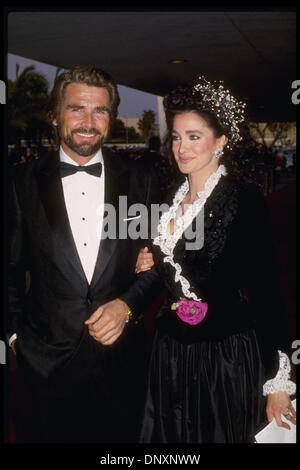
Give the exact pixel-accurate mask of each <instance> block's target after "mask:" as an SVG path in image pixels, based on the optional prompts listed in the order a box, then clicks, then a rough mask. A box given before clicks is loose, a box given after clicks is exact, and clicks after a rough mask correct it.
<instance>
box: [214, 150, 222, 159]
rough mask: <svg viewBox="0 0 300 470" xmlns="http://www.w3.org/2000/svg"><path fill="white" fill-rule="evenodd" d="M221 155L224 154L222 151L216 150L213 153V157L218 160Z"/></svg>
mask: <svg viewBox="0 0 300 470" xmlns="http://www.w3.org/2000/svg"><path fill="white" fill-rule="evenodd" d="M222 155H224V152H223V150H222V149H217V150H215V151H214V156H215V157H216V158H220V157H222Z"/></svg>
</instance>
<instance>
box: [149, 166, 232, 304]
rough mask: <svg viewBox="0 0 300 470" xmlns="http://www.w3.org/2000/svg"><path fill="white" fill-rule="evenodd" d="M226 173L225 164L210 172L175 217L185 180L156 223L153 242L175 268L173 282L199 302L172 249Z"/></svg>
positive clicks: (183, 192)
mask: <svg viewBox="0 0 300 470" xmlns="http://www.w3.org/2000/svg"><path fill="white" fill-rule="evenodd" d="M226 174H227V172H226V168H225V166H224V165H220V166H219V167H218V169H217V171H216V172H215V173H212V174H211V175H210V177H209V178H208V179H207V181H206V182H205V185H204V190H203V191H200V192H198V193H197V195H198V199H196V200H195V201H194V202H193V204H189V205H187V210H186V211H185V213H184V214H183V215H181V216H180V217H177V213H178V209H180V204H181V202H182V201H183V199H184V197H185V195H186V194H187V192H188V190H189V183H188V180H186V181H185V182H184V183H183V184H182V185H181V186H180V188H179V189H178V191H177V192H176V194H175V196H174V199H173V203H172V205H171V207H170V208H169V210H168V211H166V212H164V213H163V214H162V216H161V218H160V221H159V224H158V235H157V237H155V238H154V240H153V244H154V245H158V246H159V247H160V249H161V251H162V252H163V253H164V254H165V255H166V256H165V257H164V258H163V261H164V262H165V263H170V264H171V265H172V266H173V267H174V268H175V282H180V284H181V288H182V292H183V294H184V296H185V297H187V298H191V299H193V300H196V301H199V302H201V299H199V298H197V296H196V294H194V293H193V292H191V291H190V290H189V289H190V283H189V281H188V280H187V279H186V278H185V277H184V276H182V275H181V272H182V269H181V266H180V264H178V263H175V262H174V259H173V250H174V248H175V246H176V244H177V242H178V240H179V238H180V237H181V236H182V234H183V232H184V231H185V230H186V229H187V228H188V227H189V225H190V224H191V223H192V221H193V219H194V218H195V217H197V215H198V214H199V212H200V211H201V209H202V208H203V207H204V204H205V203H206V200H207V198H208V197H209V196H210V194H211V193H212V191H213V189H214V187H215V186H216V185H217V183H218V182H219V179H220V178H221V176H222V175H226ZM172 219H174V221H175V224H174V227H176V228H175V230H174V233H173V234H170V233H169V232H168V227H169V224H170V221H171V220H172Z"/></svg>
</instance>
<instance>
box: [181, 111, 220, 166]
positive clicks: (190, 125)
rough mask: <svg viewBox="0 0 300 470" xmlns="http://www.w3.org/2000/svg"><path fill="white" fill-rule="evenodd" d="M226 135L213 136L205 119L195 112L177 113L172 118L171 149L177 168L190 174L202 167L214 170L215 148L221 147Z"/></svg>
mask: <svg viewBox="0 0 300 470" xmlns="http://www.w3.org/2000/svg"><path fill="white" fill-rule="evenodd" d="M226 141H227V139H226V137H225V136H224V135H223V136H221V137H220V138H217V139H216V138H215V137H214V133H213V130H212V129H210V128H209V127H208V126H207V124H206V122H205V120H204V119H203V118H202V117H200V116H199V115H198V114H197V113H196V112H193V111H188V112H186V113H183V114H177V115H175V117H174V120H173V130H172V151H173V154H174V157H175V160H176V162H177V164H178V167H179V170H180V171H181V172H182V173H186V174H192V173H196V172H199V171H201V170H203V169H206V170H208V169H211V170H212V171H216V170H217V168H218V159H217V158H216V157H215V155H214V151H215V150H216V149H223V147H224V145H226Z"/></svg>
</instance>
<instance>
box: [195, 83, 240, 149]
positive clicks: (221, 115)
mask: <svg viewBox="0 0 300 470" xmlns="http://www.w3.org/2000/svg"><path fill="white" fill-rule="evenodd" d="M223 83H224V82H223V81H222V80H220V81H219V82H217V81H216V80H214V82H209V81H208V80H206V79H205V78H204V76H203V75H201V76H200V77H199V78H198V80H197V83H196V84H195V85H194V86H193V89H192V93H193V95H194V94H196V93H200V94H201V100H202V101H203V110H206V111H209V112H211V113H214V114H216V116H217V119H218V121H219V123H220V124H221V126H223V127H225V128H227V129H228V134H229V135H228V140H229V146H230V147H231V145H234V144H236V143H237V142H238V141H239V140H242V137H241V135H240V131H239V128H238V124H240V123H241V122H243V121H244V120H245V117H244V112H245V106H246V103H244V102H242V101H238V100H236V99H235V98H234V97H233V96H232V95H230V93H229V90H226V89H225V88H224V85H223Z"/></svg>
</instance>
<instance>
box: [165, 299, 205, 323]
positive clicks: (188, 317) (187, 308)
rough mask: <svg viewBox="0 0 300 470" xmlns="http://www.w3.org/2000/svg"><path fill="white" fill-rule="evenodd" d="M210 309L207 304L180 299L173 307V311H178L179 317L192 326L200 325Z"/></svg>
mask: <svg viewBox="0 0 300 470" xmlns="http://www.w3.org/2000/svg"><path fill="white" fill-rule="evenodd" d="M207 309H208V304H207V303H206V302H199V301H196V300H183V299H180V300H178V302H175V303H173V304H172V305H171V310H176V313H177V316H178V317H179V318H180V319H181V320H182V321H184V322H185V323H189V324H190V325H198V323H201V322H202V320H203V319H204V318H205V315H206V312H207Z"/></svg>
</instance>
